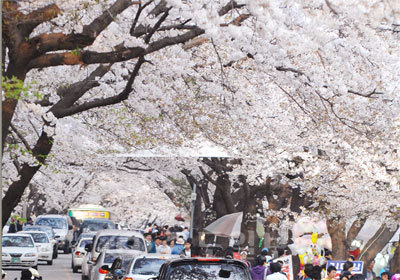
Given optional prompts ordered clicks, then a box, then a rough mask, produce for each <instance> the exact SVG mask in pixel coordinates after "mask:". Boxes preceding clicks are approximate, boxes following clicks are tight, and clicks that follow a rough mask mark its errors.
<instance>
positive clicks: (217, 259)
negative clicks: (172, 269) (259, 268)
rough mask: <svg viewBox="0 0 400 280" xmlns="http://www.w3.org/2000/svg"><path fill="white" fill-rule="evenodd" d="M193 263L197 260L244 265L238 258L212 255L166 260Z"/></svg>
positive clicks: (199, 261) (200, 261)
mask: <svg viewBox="0 0 400 280" xmlns="http://www.w3.org/2000/svg"><path fill="white" fill-rule="evenodd" d="M180 262H182V263H190V262H191V263H193V262H198V263H206V262H208V263H210V262H211V263H228V264H237V265H241V266H246V264H245V263H244V262H242V261H240V260H235V259H224V258H212V257H205V258H202V257H194V258H176V259H170V260H168V263H171V264H173V263H180Z"/></svg>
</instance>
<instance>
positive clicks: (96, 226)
mask: <svg viewBox="0 0 400 280" xmlns="http://www.w3.org/2000/svg"><path fill="white" fill-rule="evenodd" d="M113 228H115V227H114V224H113V223H112V222H111V221H107V220H105V221H84V222H83V223H82V225H81V231H82V232H90V231H99V230H102V229H113Z"/></svg>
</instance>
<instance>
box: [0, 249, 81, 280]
mask: <svg viewBox="0 0 400 280" xmlns="http://www.w3.org/2000/svg"><path fill="white" fill-rule="evenodd" d="M38 271H39V273H40V275H41V276H42V277H43V280H81V274H80V273H72V269H71V254H68V255H65V254H62V253H61V252H60V253H59V254H58V258H57V259H55V260H54V261H53V265H47V264H46V263H44V262H43V263H42V262H39V266H38ZM5 272H6V273H7V277H6V279H7V280H14V279H15V278H16V277H18V279H19V278H20V276H21V270H17V269H9V268H6V269H5Z"/></svg>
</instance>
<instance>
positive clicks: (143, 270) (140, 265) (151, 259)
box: [123, 254, 179, 280]
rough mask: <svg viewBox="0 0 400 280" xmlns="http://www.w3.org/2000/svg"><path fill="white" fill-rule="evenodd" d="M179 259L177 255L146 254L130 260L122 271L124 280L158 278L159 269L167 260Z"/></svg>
mask: <svg viewBox="0 0 400 280" xmlns="http://www.w3.org/2000/svg"><path fill="white" fill-rule="evenodd" d="M172 258H179V255H162V254H148V255H140V256H137V257H136V258H134V259H132V260H131V262H130V263H129V265H128V267H127V268H126V269H124V271H125V272H124V273H125V274H124V278H123V279H124V280H147V279H150V278H153V277H156V276H158V272H159V271H160V267H161V265H162V264H163V263H165V262H166V261H167V260H169V259H172Z"/></svg>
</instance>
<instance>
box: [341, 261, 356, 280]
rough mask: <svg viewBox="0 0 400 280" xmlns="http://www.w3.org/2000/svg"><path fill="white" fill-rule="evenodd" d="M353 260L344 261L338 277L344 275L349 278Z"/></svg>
mask: <svg viewBox="0 0 400 280" xmlns="http://www.w3.org/2000/svg"><path fill="white" fill-rule="evenodd" d="M353 266H354V264H353V262H350V261H346V262H345V263H344V265H343V271H342V273H341V274H340V277H342V276H346V277H347V278H348V279H350V278H351V272H352V271H353Z"/></svg>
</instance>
